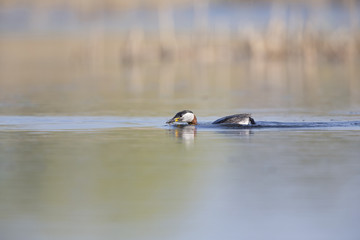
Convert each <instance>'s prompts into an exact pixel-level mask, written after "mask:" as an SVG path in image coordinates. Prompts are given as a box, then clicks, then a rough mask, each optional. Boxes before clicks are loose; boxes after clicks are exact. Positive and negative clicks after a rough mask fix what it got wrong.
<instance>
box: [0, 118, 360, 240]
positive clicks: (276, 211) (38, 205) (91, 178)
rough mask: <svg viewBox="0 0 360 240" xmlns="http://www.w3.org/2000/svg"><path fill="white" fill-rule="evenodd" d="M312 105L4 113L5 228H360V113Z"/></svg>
mask: <svg viewBox="0 0 360 240" xmlns="http://www.w3.org/2000/svg"><path fill="white" fill-rule="evenodd" d="M254 117H255V116H254ZM303 117H304V116H303V115H302V116H292V117H288V118H287V119H286V118H282V119H280V118H279V119H275V120H282V121H276V122H274V121H266V120H268V119H267V118H268V117H267V116H266V114H264V113H262V114H261V113H258V119H259V122H260V123H261V125H262V126H263V127H258V128H231V127H230V128H229V127H220V128H218V127H216V128H214V127H211V126H209V125H207V124H206V122H209V121H210V120H211V119H213V118H214V117H203V121H204V124H202V125H199V126H198V127H195V126H185V127H175V126H167V125H165V124H164V122H165V121H166V119H167V117H166V116H165V117H145V118H144V117H119V116H87V117H85V116H1V117H0V121H1V124H0V131H1V134H0V159H1V161H0V192H1V196H0V232H1V235H2V239H6V240H7V239H24V238H26V239H49V238H51V239H104V238H106V239H119V238H120V239H220V238H221V239H223V238H226V239H242V238H245V239H269V236H271V238H274V239H299V240H300V239H314V240H315V239H330V240H331V239H354V240H355V239H358V238H359V237H360V231H359V229H358V226H357V225H358V222H359V220H360V207H359V204H358V202H359V201H360V191H359V188H358V186H359V184H360V161H359V156H360V150H359V146H360V145H359V144H360V126H359V121H357V120H356V119H357V118H358V116H357V115H355V116H354V115H351V114H350V115H346V116H345V115H344V116H331V117H330V116H327V117H325V116H323V117H318V116H307V119H310V120H314V119H315V120H317V121H313V122H312V121H305V122H302V120H303V119H302V118H303ZM293 119H298V120H299V121H300V122H294V121H293ZM327 119H328V120H327ZM330 119H332V120H330ZM341 119H346V121H341ZM286 120H287V121H286ZM319 122H321V123H322V125H321V126H316V125H313V124H314V123H319ZM334 122H335V124H334V125H332V124H333V123H334ZM281 123H287V125H286V126H281ZM301 123H304V125H303V126H299V124H301ZM339 123H341V124H339ZM266 124H268V125H267V127H264V125H265V126H266ZM276 124H280V125H279V126H278V127H276ZM289 124H290V125H291V124H295V126H288V125H289ZM19 229H21V231H19Z"/></svg>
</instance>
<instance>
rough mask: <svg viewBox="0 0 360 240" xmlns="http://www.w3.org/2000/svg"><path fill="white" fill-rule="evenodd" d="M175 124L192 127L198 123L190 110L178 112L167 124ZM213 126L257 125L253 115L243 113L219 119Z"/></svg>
mask: <svg viewBox="0 0 360 240" xmlns="http://www.w3.org/2000/svg"><path fill="white" fill-rule="evenodd" d="M174 122H179V123H188V124H190V125H196V124H197V123H198V122H197V118H196V116H195V114H194V113H193V112H192V111H190V110H183V111H181V112H178V113H177V114H175V116H174V117H173V118H171V119H170V120H169V121H167V122H166V123H168V124H171V123H174ZM213 124H239V125H252V124H255V120H254V119H253V118H252V117H251V114H248V113H242V114H234V115H230V116H225V117H222V118H219V119H218V120H216V121H214V122H213Z"/></svg>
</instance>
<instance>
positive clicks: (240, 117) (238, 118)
mask: <svg viewBox="0 0 360 240" xmlns="http://www.w3.org/2000/svg"><path fill="white" fill-rule="evenodd" d="M213 124H243V125H250V124H255V120H254V119H253V118H252V117H251V114H248V113H242V114H234V115H230V116H226V117H222V118H219V119H218V120H216V121H214V122H213Z"/></svg>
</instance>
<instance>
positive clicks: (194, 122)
mask: <svg viewBox="0 0 360 240" xmlns="http://www.w3.org/2000/svg"><path fill="white" fill-rule="evenodd" d="M189 124H190V125H196V124H197V119H196V116H195V115H194V119H193V120H192V121H191V122H189Z"/></svg>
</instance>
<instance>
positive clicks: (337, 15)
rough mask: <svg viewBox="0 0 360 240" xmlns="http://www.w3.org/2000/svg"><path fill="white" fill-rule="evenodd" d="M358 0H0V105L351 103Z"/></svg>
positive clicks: (67, 110) (105, 108) (51, 109)
mask: <svg viewBox="0 0 360 240" xmlns="http://www.w3.org/2000/svg"><path fill="white" fill-rule="evenodd" d="M359 10H360V1H356V0H343V1H331V0H318V1H296V0H293V1H281V0H278V1H262V0H258V1H255V0H253V1H229V0H223V1H222V0H213V1H187V0H177V1H161V0H159V1H157V0H153V1H151V0H148V1H140V0H139V1H121V0H105V1H96V0H87V1H85V0H82V1H80V0H79V1H70V0H69V1H67V0H61V1H60V0H59V1H58V0H54V1H42V0H32V1H21V0H1V1H0V77H1V80H0V102H1V103H0V113H1V114H42V113H43V114H58V113H62V114H74V113H76V114H79V113H80V114H90V115H94V114H95V115H97V114H100V115H102V114H111V115H112V114H115V115H117V114H121V115H142V114H143V115H151V114H153V115H157V114H163V115H165V114H168V111H169V109H178V108H182V106H184V105H185V106H188V105H189V104H191V106H190V107H192V108H193V109H195V110H196V109H197V110H200V111H201V109H204V108H212V109H214V111H216V112H219V113H221V111H222V109H224V108H225V109H226V111H229V109H232V108H234V107H236V108H245V109H247V108H250V109H256V108H289V107H290V108H307V109H309V108H312V107H315V105H316V106H318V108H317V109H316V110H319V109H320V110H321V109H334V108H335V109H338V108H341V109H346V108H351V107H354V104H355V106H357V104H356V103H357V102H359V101H360V97H359V93H358V89H360V86H359V81H358V79H359V76H360V75H359V70H358V66H359V65H358V64H359V53H360V34H359V19H360V17H359ZM334 98H338V100H337V101H333V99H334ZM68 102H71V103H72V104H71V105H69V104H65V103H68ZM329 104H330V105H329ZM150 109H151V110H154V109H156V111H150ZM211 113H212V112H207V111H206V112H203V114H208V115H209V114H211Z"/></svg>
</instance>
